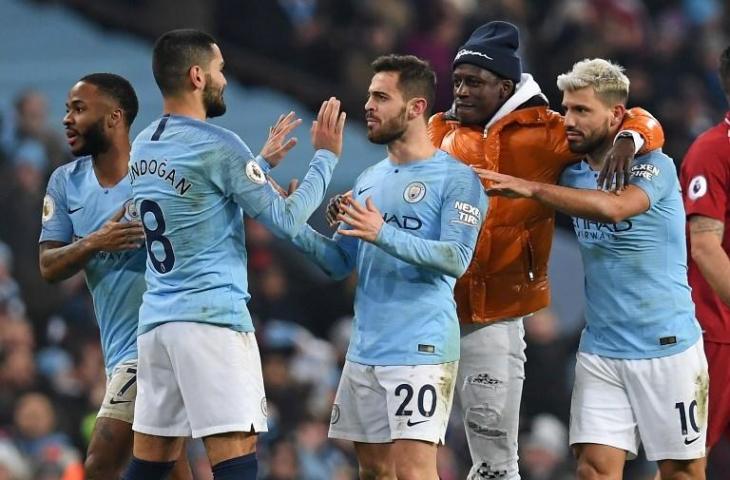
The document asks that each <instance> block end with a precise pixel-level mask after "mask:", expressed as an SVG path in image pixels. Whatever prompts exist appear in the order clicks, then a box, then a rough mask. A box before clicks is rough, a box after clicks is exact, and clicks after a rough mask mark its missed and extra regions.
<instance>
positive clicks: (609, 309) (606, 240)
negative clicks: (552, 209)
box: [560, 151, 701, 359]
mask: <svg viewBox="0 0 730 480" xmlns="http://www.w3.org/2000/svg"><path fill="white" fill-rule="evenodd" d="M597 176H598V172H596V171H594V170H593V169H592V168H591V167H590V165H589V164H588V163H587V162H586V161H583V162H581V163H577V164H575V165H573V166H571V167H569V168H567V169H566V170H565V171H564V172H563V174H562V177H561V180H560V184H561V185H564V186H567V187H575V188H584V189H595V188H596V178H597ZM629 183H630V184H632V185H636V186H637V187H639V188H641V189H642V190H643V191H644V192H646V194H647V196H648V197H649V201H650V204H651V206H650V208H649V210H648V211H646V212H644V213H642V214H639V215H636V216H634V217H631V218H628V219H626V220H624V221H623V222H620V223H617V224H607V223H601V222H597V221H593V220H586V219H583V218H573V226H574V228H575V233H576V235H577V236H578V242H579V244H580V250H581V255H582V257H583V266H584V269H585V291H586V327H585V329H584V330H583V334H582V337H581V342H580V351H582V352H587V353H594V354H597V355H602V356H605V357H611V358H628V359H640V358H655V357H662V356H667V355H673V354H675V353H679V352H681V351H683V350H685V349H687V348H688V347H690V346H692V345H693V344H694V343H695V342H696V341H697V339H698V338H699V337H700V334H701V333H700V327H699V324H698V323H697V321H696V319H695V314H694V304H693V303H692V298H691V296H690V288H689V284H688V282H687V249H686V243H685V242H686V237H685V215H684V206H683V205H682V198H681V194H680V190H679V180H678V179H677V172H676V169H675V167H674V163H673V162H672V160H671V158H669V157H668V156H666V155H665V154H664V153H662V152H661V151H654V152H651V153H648V154H646V155H642V156H639V157H637V158H635V159H634V163H633V164H632V166H631V176H630V179H629Z"/></svg>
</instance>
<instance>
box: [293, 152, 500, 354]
mask: <svg viewBox="0 0 730 480" xmlns="http://www.w3.org/2000/svg"><path fill="white" fill-rule="evenodd" d="M353 196H354V198H355V199H356V200H357V201H358V202H360V203H361V204H363V205H364V204H365V201H366V199H367V197H372V199H373V202H374V204H375V206H376V207H377V208H378V209H379V210H380V212H381V213H382V215H383V219H384V220H385V224H384V225H383V227H382V229H381V231H380V234H379V235H378V238H377V239H376V242H375V243H374V244H373V243H369V242H365V241H360V240H358V239H355V238H352V237H347V236H343V235H339V234H335V236H334V237H333V239H329V238H327V237H324V236H322V235H320V234H318V233H316V232H315V231H314V230H312V229H311V228H307V229H305V230H303V231H302V233H301V234H300V235H299V237H297V238H296V239H295V244H296V245H297V246H298V247H299V248H300V249H302V251H304V252H305V253H307V254H308V255H309V256H310V257H311V258H313V259H314V260H315V261H316V262H317V263H318V264H319V265H320V266H321V267H322V268H323V269H324V270H325V271H327V272H328V273H330V274H331V275H332V276H334V277H342V276H345V275H347V274H348V273H350V272H351V271H352V270H353V268H355V269H356V270H357V274H358V284H357V290H356V293H355V319H354V326H353V331H352V337H351V338H350V347H349V350H348V353H347V359H348V360H350V361H353V362H357V363H361V364H365V365H424V364H438V363H445V362H452V361H455V360H458V359H459V323H458V319H457V316H456V303H455V302H454V284H455V283H456V278H457V277H459V276H461V274H463V272H464V271H465V270H466V268H467V266H468V265H469V263H470V262H471V258H472V254H473V251H474V246H475V244H476V240H477V236H478V235H479V229H480V227H481V224H482V221H483V219H484V216H485V215H486V212H487V198H486V196H485V195H484V190H483V188H482V185H481V183H480V182H479V178H478V177H477V175H476V174H475V173H474V172H473V171H472V170H471V169H470V168H469V167H467V166H465V165H464V164H462V163H461V162H459V161H457V160H455V159H454V158H452V157H450V156H449V155H448V154H447V153H445V152H443V151H440V150H439V151H438V152H437V153H436V154H435V155H434V156H433V157H431V158H429V159H426V160H421V161H415V162H411V163H408V164H401V165H397V164H394V163H393V162H391V160H390V159H387V158H386V159H385V160H383V161H381V162H379V163H377V164H376V165H374V166H372V167H370V168H368V169H367V170H365V172H363V173H362V174H361V175H360V177H359V178H358V179H357V181H356V183H355V186H354V187H353Z"/></svg>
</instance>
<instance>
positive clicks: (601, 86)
mask: <svg viewBox="0 0 730 480" xmlns="http://www.w3.org/2000/svg"><path fill="white" fill-rule="evenodd" d="M629 83H630V82H629V78H628V77H627V76H626V75H625V74H624V67H622V66H621V65H618V64H616V63H612V62H609V61H608V60H604V59H602V58H592V59H585V60H581V61H580V62H578V63H576V64H575V65H573V69H572V70H571V71H570V72H568V73H563V74H562V75H559V76H558V88H559V89H560V91H561V92H565V91H568V92H572V91H574V90H580V89H582V88H586V87H591V88H593V91H594V92H596V95H597V96H598V97H599V98H600V99H601V100H603V102H604V103H606V104H608V105H613V104H616V103H621V104H623V105H625V104H626V101H627V100H628V98H629Z"/></svg>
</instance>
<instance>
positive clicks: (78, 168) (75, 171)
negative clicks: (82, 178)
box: [51, 155, 93, 182]
mask: <svg viewBox="0 0 730 480" xmlns="http://www.w3.org/2000/svg"><path fill="white" fill-rule="evenodd" d="M92 165H93V164H92V160H91V155H86V156H83V157H79V158H77V159H75V160H72V161H70V162H68V163H65V164H63V165H61V166H59V167H57V168H56V169H55V170H54V171H53V172H52V173H51V181H55V182H67V181H68V180H70V179H72V178H74V177H77V176H79V175H83V174H85V173H86V172H87V171H88V170H89V169H90V168H92Z"/></svg>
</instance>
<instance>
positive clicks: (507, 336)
mask: <svg viewBox="0 0 730 480" xmlns="http://www.w3.org/2000/svg"><path fill="white" fill-rule="evenodd" d="M523 318H524V317H517V318H510V319H505V320H502V321H499V322H497V323H493V324H490V325H478V324H472V325H461V361H460V362H459V371H458V374H457V380H456V381H457V384H456V386H457V388H456V392H455V393H456V397H457V400H458V401H459V403H460V405H461V411H462V412H463V414H464V427H465V429H466V437H467V441H468V443H469V452H470V453H471V459H472V467H471V470H470V471H469V475H468V477H467V480H481V479H499V480H518V479H519V478H520V474H519V471H518V467H517V459H518V457H517V434H518V427H519V419H520V400H521V399H522V384H523V382H524V380H525V339H524V338H525V328H524V326H523V323H522V319H523Z"/></svg>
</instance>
